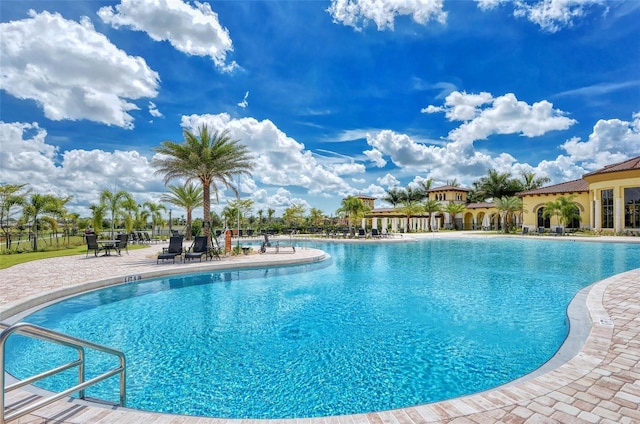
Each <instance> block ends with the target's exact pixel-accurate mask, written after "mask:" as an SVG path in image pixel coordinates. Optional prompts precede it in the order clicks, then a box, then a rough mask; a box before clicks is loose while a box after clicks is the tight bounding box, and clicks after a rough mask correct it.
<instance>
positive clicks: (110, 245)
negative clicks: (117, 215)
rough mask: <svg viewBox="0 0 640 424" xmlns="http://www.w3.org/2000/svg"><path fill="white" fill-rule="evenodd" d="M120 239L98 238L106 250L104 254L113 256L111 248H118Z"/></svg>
mask: <svg viewBox="0 0 640 424" xmlns="http://www.w3.org/2000/svg"><path fill="white" fill-rule="evenodd" d="M118 241H119V240H98V244H99V245H101V246H102V250H104V255H102V256H111V249H113V250H115V249H116V243H117V242H118Z"/></svg>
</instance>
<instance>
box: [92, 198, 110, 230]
mask: <svg viewBox="0 0 640 424" xmlns="http://www.w3.org/2000/svg"><path fill="white" fill-rule="evenodd" d="M89 209H91V225H92V226H93V232H94V233H96V234H97V235H100V231H101V230H102V223H103V222H104V218H105V216H106V215H107V206H106V205H103V204H100V205H91V206H89Z"/></svg>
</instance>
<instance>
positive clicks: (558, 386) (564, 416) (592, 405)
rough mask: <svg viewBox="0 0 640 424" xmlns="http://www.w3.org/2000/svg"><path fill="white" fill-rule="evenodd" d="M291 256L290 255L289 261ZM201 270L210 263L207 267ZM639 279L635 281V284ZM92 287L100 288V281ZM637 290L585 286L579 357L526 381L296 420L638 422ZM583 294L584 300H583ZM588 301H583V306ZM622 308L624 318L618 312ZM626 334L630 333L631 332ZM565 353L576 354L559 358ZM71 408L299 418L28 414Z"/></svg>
mask: <svg viewBox="0 0 640 424" xmlns="http://www.w3.org/2000/svg"><path fill="white" fill-rule="evenodd" d="M292 259H293V258H287V260H289V261H290V260H292ZM272 265H274V262H270V264H269V265H265V264H258V263H254V264H252V265H248V264H239V265H236V266H235V268H242V267H260V266H272ZM203 268H208V269H211V268H209V267H203ZM235 268H234V269H235ZM184 271H185V270H184V268H183V269H176V270H174V271H172V274H178V273H183V272H184ZM197 271H198V269H196V267H195V266H194V267H192V266H189V272H197ZM155 273H158V274H162V275H167V273H166V272H164V270H158V271H155ZM153 274H154V273H153V272H152V273H149V274H147V275H148V276H149V277H151V276H155V275H153ZM0 275H1V273H0ZM122 278H123V277H122V276H119V277H114V278H111V279H107V280H108V281H110V282H111V284H115V281H116V280H117V283H122ZM86 284H89V285H99V284H108V283H104V280H101V281H90V282H87V283H86ZM634 285H635V286H637V287H634ZM85 287H86V285H85ZM95 288H98V286H96V287H95ZM76 289H77V287H76ZM612 289H615V291H616V292H622V293H621V294H618V296H617V297H616V298H615V299H613V300H615V301H614V302H613V303H612V297H611V295H610V294H609V293H610V292H611V291H612ZM638 289H640V269H636V270H632V271H627V272H625V273H622V274H618V275H615V276H612V277H609V278H607V279H604V280H601V281H599V282H596V283H594V284H592V285H590V286H588V287H586V288H585V289H582V290H581V291H580V292H579V293H578V294H577V295H576V297H575V298H574V300H573V301H572V302H571V304H572V305H574V304H576V305H578V306H577V310H578V312H580V309H582V312H583V314H582V318H581V320H582V324H580V325H579V324H575V323H574V320H575V319H576V318H575V316H572V315H574V314H573V313H572V312H571V309H572V308H569V310H568V315H569V318H570V321H571V326H570V335H569V337H568V339H567V340H569V339H570V338H573V337H575V334H573V335H572V333H574V332H575V331H576V330H579V332H578V334H582V336H586V338H585V339H584V341H580V340H579V341H578V343H577V344H576V345H577V346H579V350H578V352H577V353H576V354H575V355H573V353H569V354H567V353H566V352H565V353H564V354H563V353H562V352H563V350H565V349H564V346H565V344H563V348H561V349H560V350H559V351H558V353H557V354H556V355H555V356H554V358H555V357H556V356H558V358H559V360H560V362H561V365H559V366H557V367H556V368H553V369H546V368H545V366H543V367H541V368H539V369H538V370H536V371H534V373H532V374H529V375H527V376H525V377H523V378H522V379H518V380H515V381H514V382H511V383H508V384H506V385H503V386H500V387H498V388H495V389H492V390H487V391H484V392H481V393H476V394H471V395H467V396H464V397H460V398H455V399H450V400H445V401H441V402H436V403H431V404H426V405H419V406H414V407H408V408H401V409H396V410H391V411H380V412H372V413H369V414H357V415H348V416H339V417H320V418H305V419H297V420H295V422H298V423H300V422H305V423H314V424H315V423H328V422H336V423H342V422H348V423H352V424H353V423H365V422H366V423H380V422H390V423H398V424H404V423H412V422H413V423H426V422H434V423H435V422H448V421H451V420H455V419H463V421H460V422H504V421H509V422H528V421H530V420H531V422H545V421H544V420H545V419H548V420H553V421H554V422H555V421H557V422H600V420H604V419H609V420H612V421H617V422H634V420H636V419H638V420H640V412H638V411H639V409H638V408H640V406H638V404H639V403H640V402H638V401H639V400H640V369H636V368H637V367H638V365H637V362H638V359H640V353H639V352H638V351H637V348H638V347H640V337H638V333H639V332H640V324H638V323H637V322H634V319H633V318H629V317H628V316H627V315H628V314H629V313H631V314H635V316H637V314H638V311H639V310H640V308H634V307H633V305H640V302H638V298H639V297H640V294H639V293H640V290H638ZM64 291H65V290H64V289H63V290H61V291H58V292H56V291H54V294H56V295H58V294H60V293H62V292H64ZM80 291H84V290H79V291H78V292H80ZM51 295H52V293H43V294H42V295H41V296H40V297H39V298H40V299H46V298H47V297H48V296H51ZM581 298H583V299H581ZM632 299H636V301H635V302H633V300H632ZM583 300H584V303H582V302H583ZM34 301H35V300H34V299H33V298H30V299H28V300H27V303H30V302H34ZM605 302H607V303H608V305H607V307H605ZM580 303H582V304H583V307H582V308H580ZM23 306H24V305H23ZM584 306H586V309H585V308H584ZM17 307H18V305H14V306H13V308H14V310H15V308H17ZM24 309H25V308H23V310H24ZM609 311H615V312H616V313H617V314H618V315H613V317H612V316H611V315H610V314H609ZM625 311H626V312H625ZM2 312H3V313H6V312H7V310H6V309H3V311H2ZM584 312H587V314H588V320H587V319H586V317H587V314H585V313H584ZM620 314H622V315H623V316H620ZM3 316H4V315H3ZM579 322H580V321H578V323H579ZM631 324H634V325H631ZM585 325H586V326H587V327H585ZM589 327H590V328H589ZM587 328H589V330H588V331H586V329H587ZM614 330H617V331H616V332H617V333H625V337H627V338H628V339H629V341H631V342H633V343H631V344H630V346H631V347H635V348H636V349H635V350H634V349H630V350H624V349H622V350H620V346H619V344H620V343H619V342H618V343H614ZM629 334H631V335H632V337H630V338H629V337H628V335H629ZM574 347H575V346H574ZM567 355H569V356H571V355H573V356H571V358H570V359H569V360H568V361H566V362H564V363H562V361H564V359H566V356H567ZM609 356H613V357H615V359H617V358H618V357H620V356H622V358H623V359H627V358H632V359H633V358H635V365H634V366H628V367H627V371H629V372H630V373H631V376H627V375H625V376H624V378H621V379H617V378H615V377H616V376H617V375H618V374H620V373H621V370H622V369H621V368H620V366H619V365H616V367H613V369H612V368H611V367H609V366H603V364H604V365H609V363H610V362H611V361H607V360H606V359H607V358H608V357H609ZM622 371H624V370H622ZM634 378H635V380H634ZM612 380H616V381H617V380H620V381H623V382H625V383H624V384H622V385H621V386H620V387H619V388H618V390H616V391H612V390H611V389H610V388H609V389H608V390H604V389H602V388H599V385H598V384H597V383H598V382H603V383H606V384H604V385H605V386H611V384H612ZM592 389H593V390H592ZM596 389H599V390H596ZM598 393H601V395H600V396H598ZM633 405H635V407H633ZM68 409H72V410H73V411H71V412H69V413H68V414H65V415H66V417H65V418H64V420H63V421H61V422H65V423H80V422H138V421H141V420H143V419H144V420H145V422H147V421H148V422H169V423H174V422H175V423H178V422H181V423H183V422H184V423H191V422H194V423H195V422H198V423H218V424H219V423H222V422H229V423H231V422H234V423H240V421H242V422H243V424H246V423H248V422H256V423H257V422H259V423H267V422H270V423H276V422H277V423H283V422H287V423H293V422H294V420H293V419H281V420H239V419H221V418H203V417H189V416H182V415H170V414H156V413H150V412H144V411H137V410H129V409H127V408H112V409H108V408H105V407H102V406H101V407H94V406H87V405H85V404H82V405H80V404H78V402H77V401H74V402H66V401H59V402H57V403H56V404H54V405H52V406H50V407H47V408H46V409H43V410H41V411H39V412H38V413H35V414H32V415H31V416H30V417H31V418H38V419H43V420H45V419H50V418H51V417H52V415H51V413H52V410H53V411H57V412H56V416H58V414H59V413H60V411H61V410H63V411H64V410H68ZM74 411H75V412H74ZM123 414H124V415H123ZM625 420H626V421H625ZM29 422H31V421H29ZM456 422H457V421H456ZM546 422H548V421H546Z"/></svg>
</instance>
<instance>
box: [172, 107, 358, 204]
mask: <svg viewBox="0 0 640 424" xmlns="http://www.w3.org/2000/svg"><path fill="white" fill-rule="evenodd" d="M202 124H207V125H208V126H209V128H214V129H218V130H221V131H222V130H224V129H228V130H229V131H230V134H231V136H232V137H233V138H235V139H238V140H240V142H241V143H242V144H244V145H246V146H247V147H249V150H250V151H251V152H252V153H253V154H254V157H255V161H254V169H253V172H252V174H253V175H254V178H256V179H257V180H258V181H259V182H260V183H262V184H268V185H273V186H298V187H304V188H306V189H307V190H308V191H309V193H310V194H331V195H335V194H338V195H340V194H341V193H346V192H348V191H349V190H350V186H349V184H348V183H347V182H345V181H344V180H343V179H342V178H341V177H340V176H339V174H338V172H336V171H335V167H336V166H337V165H336V164H335V163H334V164H333V165H331V167H326V166H322V165H321V164H320V163H318V162H317V160H316V158H315V157H314V156H313V155H312V153H311V152H310V151H309V150H306V149H305V147H304V144H302V143H299V142H297V141H296V140H294V139H293V138H291V137H289V136H287V135H286V134H285V133H283V132H282V131H281V130H280V129H278V127H276V126H275V125H274V124H273V122H271V121H270V120H268V119H265V120H263V121H258V120H256V119H255V118H241V119H231V117H230V116H229V115H228V114H225V113H221V114H218V115H191V116H183V117H182V126H183V127H185V128H189V129H191V130H194V131H195V130H197V128H198V127H199V126H200V125H202ZM346 166H347V167H349V166H351V167H352V168H351V170H355V171H357V172H359V170H360V169H361V168H360V167H359V166H354V165H348V164H347V165H346ZM343 169H344V168H343Z"/></svg>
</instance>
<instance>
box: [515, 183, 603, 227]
mask: <svg viewBox="0 0 640 424" xmlns="http://www.w3.org/2000/svg"><path fill="white" fill-rule="evenodd" d="M572 195H575V196H576V197H575V198H574V199H573V201H574V202H576V203H577V205H578V209H580V227H590V222H591V208H590V207H589V204H590V203H589V193H588V192H578V193H558V194H539V195H529V196H522V204H523V206H524V213H523V214H522V215H523V222H522V225H523V226H526V227H529V230H530V231H531V230H534V229H536V228H537V227H538V210H539V209H540V208H543V207H544V205H545V203H547V202H554V201H556V200H557V199H558V197H560V196H564V197H565V198H568V197H569V196H572ZM550 224H551V228H555V227H557V226H559V225H560V223H559V222H558V217H556V216H551V217H550Z"/></svg>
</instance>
